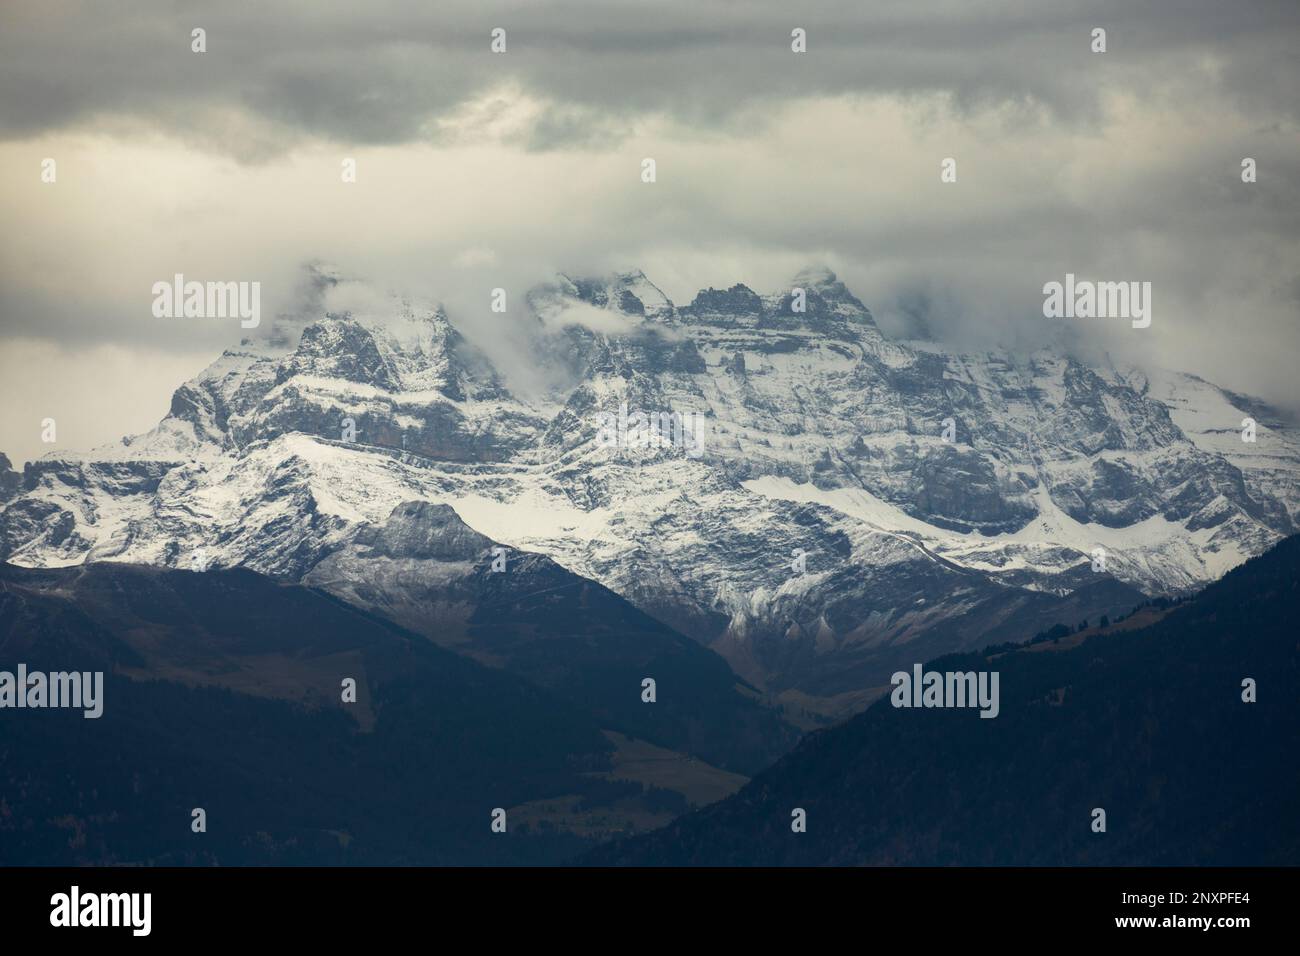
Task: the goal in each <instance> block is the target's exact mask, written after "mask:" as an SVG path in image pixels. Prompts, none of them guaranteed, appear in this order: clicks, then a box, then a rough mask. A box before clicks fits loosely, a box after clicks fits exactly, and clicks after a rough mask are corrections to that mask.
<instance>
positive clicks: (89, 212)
mask: <svg viewBox="0 0 1300 956" xmlns="http://www.w3.org/2000/svg"><path fill="white" fill-rule="evenodd" d="M196 27H201V28H202V29H204V30H205V31H206V41H207V52H206V53H203V54H201V55H199V54H195V53H192V52H191V50H190V33H191V30H192V29H194V28H196ZM496 27H501V28H503V29H505V30H506V31H507V52H506V53H505V54H504V55H497V54H493V53H491V52H490V49H489V44H490V34H491V31H492V30H493V28H496ZM795 27H801V28H803V29H805V30H806V31H807V43H808V52H807V53H806V54H803V55H798V56H796V55H793V54H792V52H791V50H790V33H791V30H792V29H794V28H795ZM1098 27H1100V28H1103V29H1105V30H1106V33H1107V50H1106V52H1105V54H1104V55H1103V54H1095V53H1093V52H1091V50H1090V39H1091V32H1092V30H1093V29H1094V28H1098ZM1298 40H1300V3H1297V2H1295V0H1276V2H1262V0H1255V2H1240V3H1225V2H1222V0H1153V2H1140V0H1053V2H1042V3H1030V2H1026V0H942V2H921V0H873V2H870V3H867V2H862V0H854V2H823V3H813V4H803V5H799V4H791V3H788V2H775V0H771V2H769V0H746V2H743V3H742V2H703V0H660V2H654V3H640V2H638V3H632V2H626V0H590V2H554V3H543V2H534V0H529V2H518V3H508V4H496V3H488V2H460V0H454V2H449V0H438V2H400V3H399V2H393V0H387V2H385V0H377V2H366V3H356V2H347V3H344V2H335V0H312V2H293V3H290V2H268V3H234V2H231V3H220V4H213V3H210V2H203V3H200V2H173V3H156V4H155V3H139V2H132V0H96V2H84V3H74V2H66V0H64V2H59V0H54V2H45V3H39V4H36V3H30V4H24V3H0V182H3V183H4V186H3V188H0V218H3V219H4V221H5V222H6V229H5V234H4V237H3V238H2V239H0V449H8V450H10V451H14V450H17V451H19V452H23V451H24V449H26V451H25V453H32V452H34V451H39V448H38V447H35V448H33V447H28V446H25V445H24V442H27V443H28V444H29V445H30V442H31V441H32V440H33V439H32V438H31V435H32V434H33V433H32V432H31V430H30V428H29V423H30V421H32V420H39V419H40V417H41V416H42V415H44V414H45V412H42V413H41V415H36V410H38V409H34V408H29V407H28V406H29V405H31V404H32V403H33V402H35V403H36V404H38V405H40V406H41V407H45V406H47V405H48V406H50V407H51V408H55V409H56V410H57V408H58V407H61V406H59V405H58V404H57V403H58V402H60V401H66V403H67V404H68V407H69V408H70V409H71V408H73V407H74V406H75V409H76V410H75V411H68V412H66V413H65V417H66V418H68V419H69V421H75V422H78V423H81V424H82V425H84V426H85V428H86V432H85V434H86V438H87V441H86V442H85V443H90V442H91V441H93V440H103V439H105V438H109V437H116V435H117V434H119V433H120V431H119V429H121V428H122V427H124V426H123V425H122V424H121V421H120V418H121V417H122V416H123V415H127V416H128V417H130V422H131V426H132V427H142V426H145V425H147V424H148V422H149V421H150V418H151V417H154V418H156V415H157V413H158V410H157V409H154V408H153V407H152V406H150V407H148V408H146V409H143V410H140V409H137V407H136V406H137V404H138V402H137V401H136V399H135V397H134V396H135V394H136V392H128V391H126V390H124V389H121V388H117V389H114V388H109V389H107V390H103V389H101V390H99V391H97V392H96V393H95V394H94V396H93V397H90V396H89V395H87V397H85V398H84V400H83V398H81V397H77V396H80V395H81V393H80V392H78V391H77V389H76V387H74V386H75V385H76V384H77V383H80V382H84V381H89V380H91V379H92V377H93V376H95V375H98V374H101V373H102V374H103V375H106V376H107V375H110V374H111V375H115V376H117V379H116V380H117V381H120V382H127V383H129V384H132V385H136V386H138V388H137V391H138V392H140V393H144V392H146V389H145V388H144V383H143V379H144V378H145V377H147V376H148V375H153V376H154V379H150V383H151V384H152V385H153V386H155V388H154V390H155V391H157V392H158V394H159V395H160V399H159V400H160V401H162V402H163V404H164V406H165V396H166V391H167V389H170V388H172V387H174V386H175V384H177V383H178V382H179V381H182V380H183V379H184V378H185V377H186V376H188V375H190V374H193V373H194V372H195V371H197V370H198V368H200V367H202V365H203V364H204V363H205V362H206V361H208V360H209V358H210V357H211V356H213V355H215V354H216V350H218V349H220V348H221V347H223V346H226V345H231V344H234V343H235V342H237V341H238V338H239V333H240V330H239V329H238V328H234V329H233V330H232V329H231V328H228V327H226V326H223V325H221V324H220V323H186V322H180V321H176V322H167V321H160V320H159V319H157V318H156V317H154V316H153V315H152V314H151V312H150V296H149V289H150V287H151V285H152V284H153V283H154V282H156V281H158V280H160V279H166V280H170V278H171V277H172V276H173V275H174V274H175V273H184V274H185V275H186V276H188V277H193V278H198V279H227V278H228V279H256V280H258V281H260V282H261V283H262V288H263V300H262V301H263V311H264V313H265V314H266V315H268V316H275V315H277V314H282V313H287V314H292V315H297V314H298V313H299V312H303V311H304V310H305V313H306V314H308V315H309V314H311V313H314V312H318V311H319V303H313V302H311V301H306V300H304V297H303V287H302V276H303V272H302V265H303V263H304V262H310V261H312V260H316V259H320V260H324V261H326V262H330V263H333V264H335V265H337V266H338V267H339V268H340V269H341V270H342V271H343V272H344V273H345V274H347V275H348V276H350V277H356V278H358V279H364V280H365V281H366V282H368V283H371V284H373V286H374V287H375V288H376V289H379V290H382V291H399V292H401V293H403V294H408V293H409V294H411V295H412V296H419V297H421V298H427V299H430V300H433V301H441V302H443V303H444V304H445V305H446V306H447V309H448V313H449V315H450V316H451V319H452V321H454V322H456V323H458V324H459V325H461V326H462V328H463V330H464V331H465V332H466V334H467V335H469V336H470V337H471V338H473V339H475V340H476V341H479V342H481V344H484V345H485V347H493V348H498V349H501V350H503V353H502V354H500V355H499V356H498V357H499V358H500V359H501V361H502V362H503V365H505V366H510V365H511V363H512V360H514V364H515V365H517V366H520V367H523V366H526V365H527V362H528V361H529V356H527V355H511V354H509V349H510V347H511V342H512V340H513V339H514V338H516V337H515V336H513V335H512V330H511V328H510V325H509V323H508V322H505V321H504V320H502V319H501V317H494V316H493V315H492V314H491V313H490V312H488V311H487V309H486V302H487V295H488V292H489V290H490V289H492V288H494V287H502V288H507V289H509V290H510V293H511V295H512V296H513V297H514V298H513V299H512V301H515V302H520V301H522V298H523V293H524V291H525V290H526V289H527V288H528V287H529V286H530V285H531V284H533V283H536V282H542V281H546V280H547V279H548V278H550V277H553V275H554V273H555V272H556V271H564V272H566V273H569V274H598V273H607V272H609V271H613V270H622V269H633V268H640V269H643V270H644V271H645V273H646V274H647V275H648V276H649V278H650V279H651V280H652V281H654V282H655V283H656V284H658V285H659V286H660V287H661V288H662V289H663V290H664V291H665V292H666V293H667V294H668V295H669V296H670V297H671V298H672V299H673V300H674V301H675V302H677V303H678V304H685V303H686V302H689V301H690V299H691V298H692V297H693V295H694V294H695V292H696V291H697V290H699V289H700V288H702V287H705V286H716V287H728V286H730V285H732V284H733V283H735V282H744V283H746V284H748V285H750V286H751V287H752V288H755V289H757V290H759V291H762V292H773V291H777V290H778V289H780V288H782V287H783V286H784V284H786V283H788V282H789V280H790V278H791V276H793V275H794V274H795V273H796V272H797V271H798V270H799V269H800V268H801V267H804V266H807V265H810V264H822V263H824V264H826V265H829V266H830V267H831V268H833V269H834V270H835V271H836V272H837V273H838V274H839V276H840V277H841V279H843V280H844V281H845V282H846V283H847V284H848V286H849V287H850V288H851V289H852V290H853V291H854V292H855V293H856V294H857V295H858V297H859V298H860V299H862V301H863V302H865V303H866V304H867V305H868V306H869V307H870V308H871V310H872V311H873V313H874V314H875V315H876V316H877V319H878V321H879V322H880V324H881V326H882V328H884V329H885V330H886V332H888V333H889V334H892V335H895V336H898V337H909V338H916V337H928V338H933V339H936V340H940V341H944V342H946V343H949V344H952V345H955V346H958V347H961V348H967V349H972V350H979V349H984V348H993V347H1010V348H1015V349H1031V348H1034V347H1036V346H1039V345H1042V344H1044V343H1045V342H1048V341H1052V342H1056V343H1058V344H1059V342H1060V341H1061V340H1066V341H1067V342H1070V343H1071V347H1072V348H1077V349H1079V350H1080V351H1085V350H1086V351H1090V352H1094V353H1095V352H1097V351H1098V350H1107V351H1111V352H1112V354H1115V355H1116V356H1118V357H1121V358H1132V359H1133V360H1135V361H1148V362H1152V363H1156V364H1161V365H1165V366H1168V367H1174V368H1181V369H1184V370H1187V371H1192V372H1196V373H1198V374H1202V375H1204V376H1205V377H1206V378H1208V379H1210V380H1211V381H1214V382H1216V383H1218V384H1222V385H1224V386H1226V387H1229V388H1233V389H1235V390H1237V391H1240V392H1246V393H1251V394H1256V395H1260V396H1262V397H1264V398H1265V399H1267V400H1269V401H1271V402H1273V403H1275V404H1278V405H1282V406H1285V407H1289V408H1292V409H1300V379H1297V377H1296V376H1295V372H1294V361H1295V359H1294V357H1295V355H1297V354H1300V122H1298V120H1297V105H1298V104H1300V98H1297V97H1296V95H1295V93H1296V91H1297V90H1300V57H1297V56H1296V55H1295V52H1294V50H1295V48H1296V44H1297V41H1298ZM646 156H652V157H654V158H656V161H657V163H658V171H659V175H658V179H657V181H656V182H655V183H654V185H653V186H647V185H645V184H643V183H641V182H640V179H639V169H640V163H641V160H642V158H643V157H646ZM44 157H56V158H57V160H58V169H59V178H58V184H57V186H49V185H44V184H42V182H41V181H40V179H39V177H38V175H37V170H38V169H39V167H40V164H41V162H42V161H43V158H44ZM343 157H355V159H356V162H357V163H358V168H359V170H360V172H359V176H358V180H357V182H356V183H355V184H354V185H348V186H342V185H340V176H339V169H340V166H339V164H340V161H341V159H342V158H343ZM944 157H956V159H957V161H958V165H959V170H960V172H959V179H958V181H957V182H956V183H952V184H948V185H944V184H941V183H940V180H939V175H938V173H939V164H940V161H941V159H942V158H944ZM1243 157H1252V158H1253V159H1255V160H1256V161H1257V162H1258V168H1259V178H1258V182H1256V183H1252V184H1250V185H1246V184H1244V183H1243V182H1242V180H1241V177H1240V164H1241V162H1242V160H1243ZM1066 273H1075V274H1077V275H1079V276H1081V277H1088V278H1095V279H1110V280H1143V281H1150V282H1151V283H1152V287H1153V289H1154V293H1153V301H1154V312H1155V320H1154V322H1153V324H1152V326H1151V328H1150V330H1149V334H1132V330H1131V329H1126V328H1125V327H1124V325H1123V324H1122V323H1111V324H1104V323H1096V322H1094V323H1092V324H1086V325H1084V324H1081V325H1077V326H1076V327H1072V328H1070V329H1068V330H1064V331H1065V334H1064V335H1062V334H1060V333H1061V332H1062V331H1063V330H1062V329H1060V328H1059V327H1056V328H1053V327H1051V326H1050V325H1049V324H1048V323H1047V322H1046V320H1045V318H1044V316H1043V313H1042V302H1043V298H1042V288H1043V285H1044V283H1046V282H1049V281H1054V280H1060V279H1061V278H1062V277H1063V276H1064V275H1065V274H1066ZM517 314H518V313H516V312H512V313H511V317H512V318H513V317H515V316H516V315H517ZM262 331H265V330H262ZM114 370H116V371H114ZM525 370H526V369H525ZM19 377H22V383H21V384H17V383H18V380H19ZM155 379H156V381H155ZM118 393H121V394H122V395H124V396H129V397H130V401H129V403H128V402H127V400H126V398H124V399H123V401H122V402H121V403H119V404H118V405H117V406H113V407H109V404H110V402H111V400H112V397H113V396H114V395H116V394H118ZM150 394H152V392H150ZM61 395H63V396H72V397H66V399H61V398H60V396H61ZM32 396H36V397H35V398H33V397H32ZM105 396H108V397H107V398H106V397H105ZM74 398H75V401H74ZM78 403H82V404H78ZM83 406H84V407H83ZM34 415H35V419H33V416H34ZM13 436H17V437H13Z"/></svg>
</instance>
